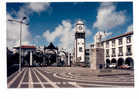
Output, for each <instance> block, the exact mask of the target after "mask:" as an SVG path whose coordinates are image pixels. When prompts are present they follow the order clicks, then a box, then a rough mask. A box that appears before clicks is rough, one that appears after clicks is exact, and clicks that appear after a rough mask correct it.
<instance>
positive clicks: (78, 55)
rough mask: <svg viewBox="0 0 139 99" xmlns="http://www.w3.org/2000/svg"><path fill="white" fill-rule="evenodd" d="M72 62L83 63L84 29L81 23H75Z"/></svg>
mask: <svg viewBox="0 0 139 99" xmlns="http://www.w3.org/2000/svg"><path fill="white" fill-rule="evenodd" d="M74 62H75V63H85V27H84V23H83V22H82V21H77V23H76V32H75V44H74Z"/></svg>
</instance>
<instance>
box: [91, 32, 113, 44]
mask: <svg viewBox="0 0 139 99" xmlns="http://www.w3.org/2000/svg"><path fill="white" fill-rule="evenodd" d="M99 35H101V41H103V40H105V39H107V37H108V36H110V35H112V32H109V33H107V32H105V33H104V32H97V33H96V34H95V35H94V42H98V40H97V38H98V37H99Z"/></svg>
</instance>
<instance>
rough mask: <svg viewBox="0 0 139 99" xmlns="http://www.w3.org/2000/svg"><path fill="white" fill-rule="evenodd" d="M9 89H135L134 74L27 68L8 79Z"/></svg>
mask: <svg viewBox="0 0 139 99" xmlns="http://www.w3.org/2000/svg"><path fill="white" fill-rule="evenodd" d="M7 83H8V84H7V87H8V88H84V87H85V88H91V87H134V72H133V71H129V70H113V71H112V72H110V73H105V72H98V71H92V70H90V69H89V68H81V67H30V68H28V67H25V68H22V71H21V72H15V73H14V74H12V75H11V76H9V77H8V81H7Z"/></svg>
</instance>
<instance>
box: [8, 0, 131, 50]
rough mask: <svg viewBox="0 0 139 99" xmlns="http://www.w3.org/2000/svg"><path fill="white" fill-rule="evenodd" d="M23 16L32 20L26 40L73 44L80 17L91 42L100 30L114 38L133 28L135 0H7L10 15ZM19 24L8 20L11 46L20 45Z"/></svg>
mask: <svg viewBox="0 0 139 99" xmlns="http://www.w3.org/2000/svg"><path fill="white" fill-rule="evenodd" d="M23 16H26V17H28V20H27V21H26V22H27V23H29V26H23V38H22V39H23V44H24V43H25V44H32V43H33V44H36V45H40V46H41V45H48V43H49V42H53V43H54V44H55V45H56V46H59V47H61V48H66V49H68V48H71V46H72V45H73V41H74V25H75V23H76V21H77V20H82V21H84V23H85V27H86V43H87V45H88V44H90V43H93V36H94V35H95V34H96V33H97V32H99V31H105V32H107V34H108V36H107V38H110V37H112V36H116V35H119V34H121V33H125V32H128V31H132V30H133V3H132V2H114V3H112V2H105V3H103V2H49V3H7V19H16V20H20V19H21V18H22V17H23ZM18 28H19V24H17V23H10V22H7V41H8V46H10V47H12V46H16V45H18V41H19V29H18ZM110 34H112V35H110Z"/></svg>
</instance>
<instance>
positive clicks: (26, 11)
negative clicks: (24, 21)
mask: <svg viewBox="0 0 139 99" xmlns="http://www.w3.org/2000/svg"><path fill="white" fill-rule="evenodd" d="M49 7H50V3H34V2H33V3H27V4H25V5H24V6H22V7H21V8H20V10H19V11H18V13H17V16H18V17H19V18H21V17H23V16H29V15H31V14H32V13H33V12H36V13H38V14H39V13H40V12H42V11H47V9H48V8H49Z"/></svg>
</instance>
